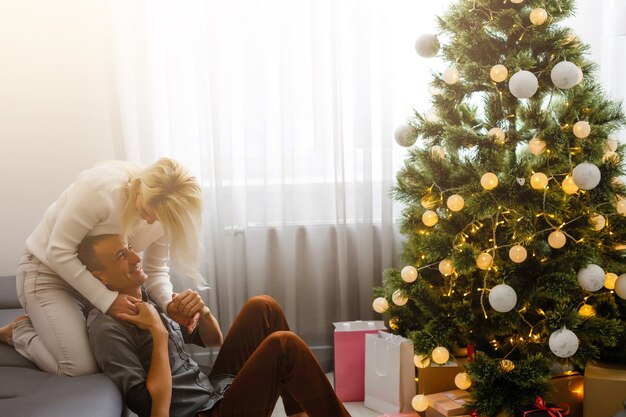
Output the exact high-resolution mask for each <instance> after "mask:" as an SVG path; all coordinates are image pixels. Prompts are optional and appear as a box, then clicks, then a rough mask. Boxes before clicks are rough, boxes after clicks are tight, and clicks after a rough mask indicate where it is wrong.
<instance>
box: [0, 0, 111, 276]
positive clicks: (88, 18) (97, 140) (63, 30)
mask: <svg viewBox="0 0 626 417" xmlns="http://www.w3.org/2000/svg"><path fill="white" fill-rule="evenodd" d="M95 5H96V3H93V2H91V1H85V0H63V1H61V2H56V1H46V0H40V1H35V0H14V1H9V0H0V190H1V191H2V193H1V194H0V231H1V233H0V274H1V275H4V274H14V273H15V269H16V266H17V262H18V259H19V256H20V254H21V252H22V251H23V249H24V240H25V239H26V237H27V236H28V234H29V233H30V231H31V230H32V229H33V228H34V226H35V225H36V224H37V222H38V221H39V219H40V217H41V215H42V214H43V212H44V210H45V209H46V207H47V206H48V205H49V204H50V203H51V202H52V201H54V200H55V198H56V197H57V196H58V195H59V194H60V192H61V191H62V190H63V189H64V188H65V187H66V186H67V185H69V184H70V183H71V182H72V181H73V179H74V177H75V176H76V174H77V173H78V172H80V171H81V170H83V169H84V168H86V167H89V166H91V165H93V163H94V162H96V161H99V160H103V159H113V158H115V152H114V145H113V143H114V142H113V140H112V132H111V127H110V126H111V123H110V117H109V108H110V106H109V99H108V97H107V91H108V87H107V84H108V81H107V79H106V74H107V70H106V67H105V60H104V55H105V54H104V53H103V47H102V45H103V32H102V28H103V27H105V26H104V23H105V22H106V20H105V19H103V16H102V15H101V14H100V13H99V11H98V8H97V7H95Z"/></svg>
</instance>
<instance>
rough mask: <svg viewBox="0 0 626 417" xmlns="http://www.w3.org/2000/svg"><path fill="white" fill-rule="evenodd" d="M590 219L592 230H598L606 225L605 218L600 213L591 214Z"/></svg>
mask: <svg viewBox="0 0 626 417" xmlns="http://www.w3.org/2000/svg"><path fill="white" fill-rule="evenodd" d="M590 221H591V224H592V226H593V230H598V231H600V230H602V229H604V226H606V218H605V217H604V216H603V215H601V214H597V215H595V216H593V217H592V218H591V219H590Z"/></svg>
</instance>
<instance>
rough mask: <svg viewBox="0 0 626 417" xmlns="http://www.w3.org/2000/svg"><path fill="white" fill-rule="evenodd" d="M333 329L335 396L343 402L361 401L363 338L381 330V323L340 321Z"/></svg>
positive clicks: (362, 394)
mask: <svg viewBox="0 0 626 417" xmlns="http://www.w3.org/2000/svg"><path fill="white" fill-rule="evenodd" d="M333 324H334V325H335V392H336V394H337V397H338V398H339V399H340V400H341V401H344V402H351V401H363V399H364V398H365V335H366V334H368V333H377V332H378V330H380V329H384V328H385V323H384V322H383V321H361V320H358V321H344V322H339V323H333Z"/></svg>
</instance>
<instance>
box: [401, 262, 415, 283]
mask: <svg viewBox="0 0 626 417" xmlns="http://www.w3.org/2000/svg"><path fill="white" fill-rule="evenodd" d="M400 276H401V277H402V280H403V281H404V282H413V281H415V280H416V279H417V269H415V267H414V266H411V265H407V266H405V267H404V268H402V271H400Z"/></svg>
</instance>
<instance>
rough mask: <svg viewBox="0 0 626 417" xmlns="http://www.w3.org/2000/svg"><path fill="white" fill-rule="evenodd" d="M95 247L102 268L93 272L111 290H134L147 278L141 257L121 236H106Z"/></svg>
mask: <svg viewBox="0 0 626 417" xmlns="http://www.w3.org/2000/svg"><path fill="white" fill-rule="evenodd" d="M93 248H94V252H95V255H96V257H97V258H98V261H99V262H100V264H101V265H102V268H99V269H101V270H99V271H91V272H92V273H93V274H94V276H96V277H98V279H100V281H102V283H103V284H104V285H106V286H107V288H109V289H110V290H112V291H120V292H123V291H124V290H127V289H130V290H134V289H137V288H138V287H140V286H141V284H143V283H144V281H145V280H146V278H147V275H146V274H145V273H144V272H143V268H142V267H141V257H140V256H139V255H138V254H137V252H135V251H133V250H132V248H131V247H129V246H128V244H127V243H126V241H125V240H124V239H122V237H121V236H110V237H107V238H104V239H102V240H100V241H99V242H97V243H96V244H95V245H94V247H93Z"/></svg>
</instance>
